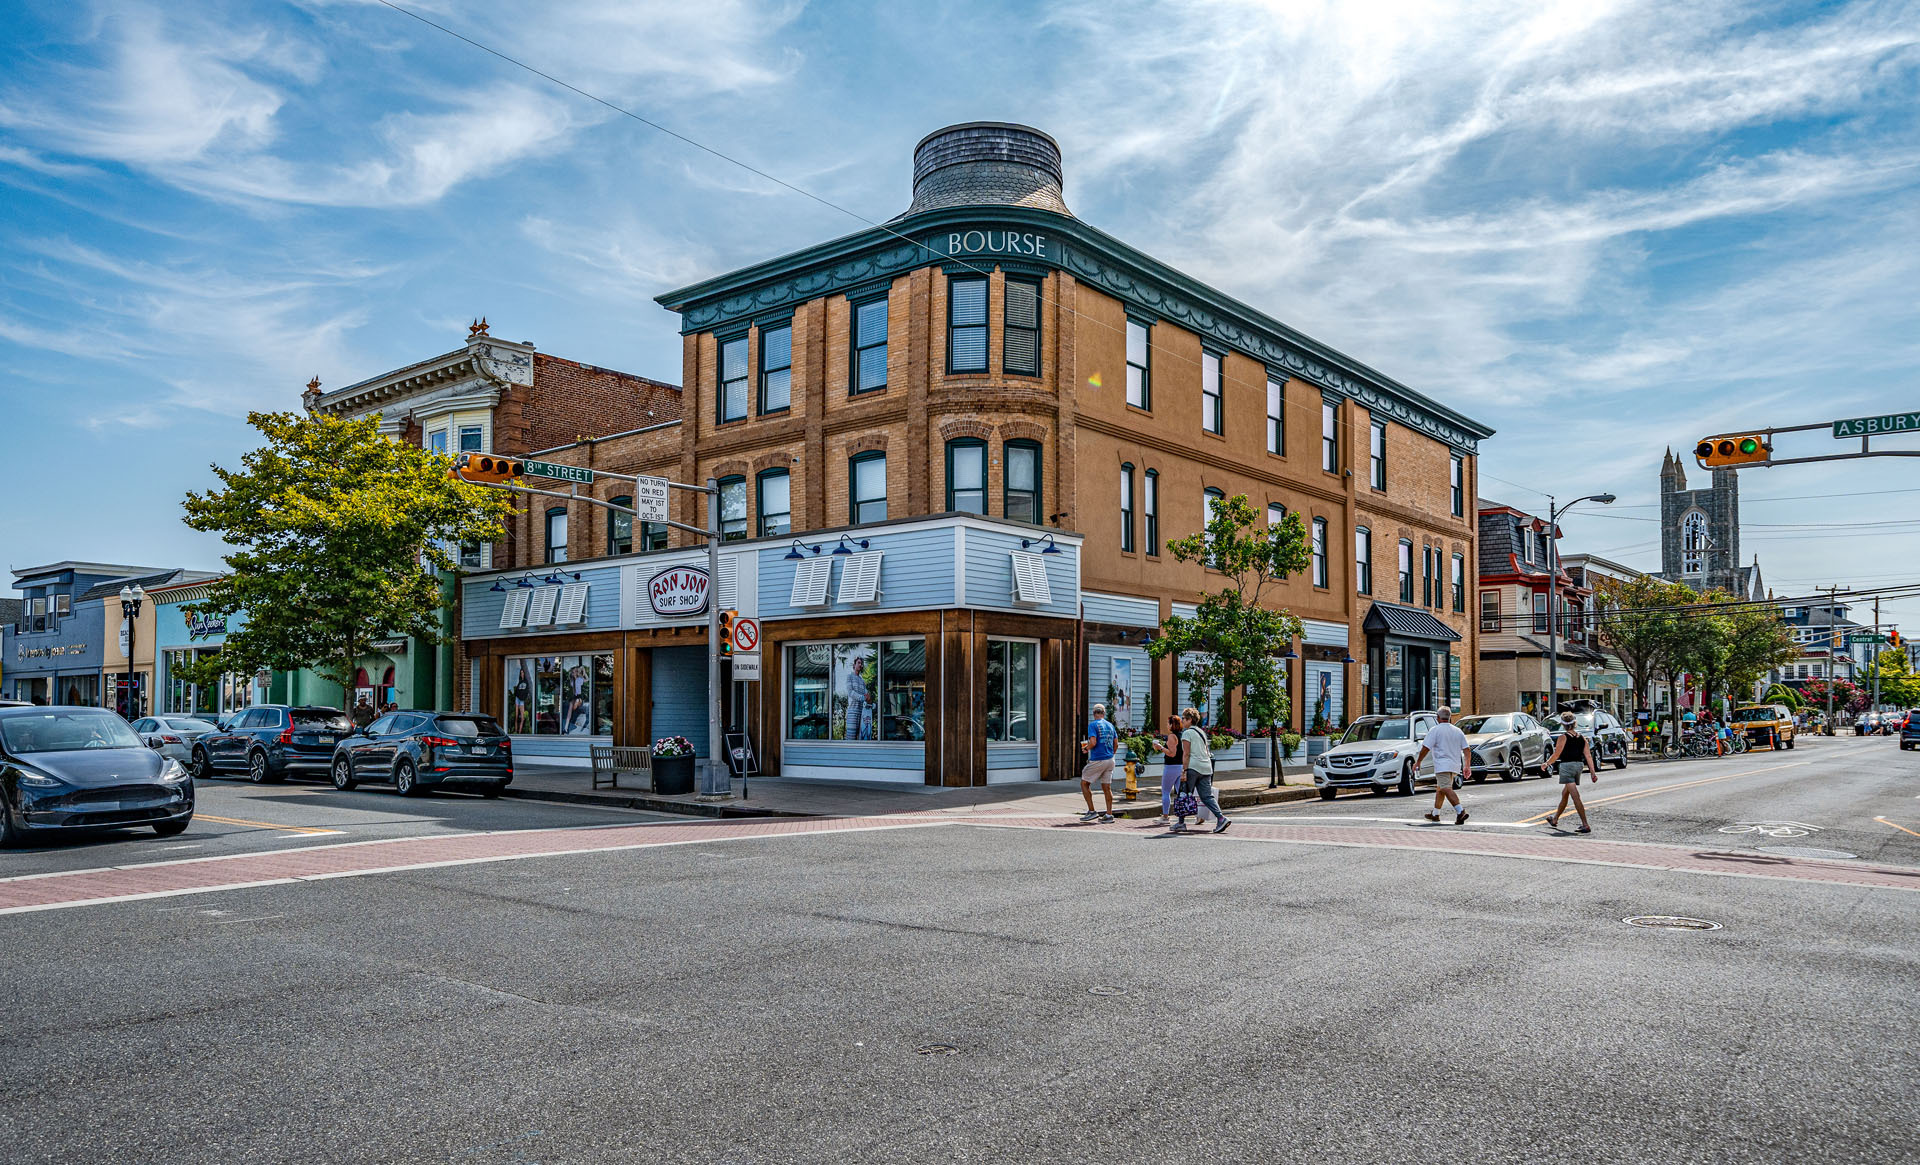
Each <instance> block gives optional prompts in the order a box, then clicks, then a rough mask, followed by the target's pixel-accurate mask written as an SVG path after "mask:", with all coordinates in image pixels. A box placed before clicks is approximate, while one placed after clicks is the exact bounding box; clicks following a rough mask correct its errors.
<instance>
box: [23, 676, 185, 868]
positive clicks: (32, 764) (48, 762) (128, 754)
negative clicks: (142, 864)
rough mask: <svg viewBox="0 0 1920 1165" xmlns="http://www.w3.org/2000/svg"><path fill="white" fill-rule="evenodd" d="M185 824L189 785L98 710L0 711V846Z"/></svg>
mask: <svg viewBox="0 0 1920 1165" xmlns="http://www.w3.org/2000/svg"><path fill="white" fill-rule="evenodd" d="M192 820H193V778H192V777H190V776H188V775H187V770H186V769H185V768H182V767H181V765H180V762H179V761H176V760H174V759H173V758H172V757H166V756H161V755H160V754H159V753H157V752H155V751H153V750H152V749H150V748H148V747H146V746H145V745H143V744H141V743H140V738H139V737H138V736H136V735H134V732H133V729H132V728H130V727H128V726H127V722H126V721H125V720H122V719H120V717H118V716H116V715H114V714H113V713H112V712H109V711H107V710H106V709H105V708H72V707H64V706H58V707H33V706H28V707H24V708H4V709H0V845H9V846H12V845H20V844H24V843H25V842H26V841H27V840H29V839H30V838H31V837H32V836H33V835H34V834H36V833H42V832H46V833H53V832H59V831H64V830H76V829H112V828H117V827H124V826H135V825H150V826H152V827H153V830H154V832H156V833H158V834H160V835H161V836H162V837H171V836H172V835H174V834H176V833H179V832H180V831H181V830H183V829H185V828H186V827H187V824H188V823H189V822H191V821H192Z"/></svg>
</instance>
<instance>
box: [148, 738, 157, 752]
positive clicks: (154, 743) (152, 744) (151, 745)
mask: <svg viewBox="0 0 1920 1165" xmlns="http://www.w3.org/2000/svg"><path fill="white" fill-rule="evenodd" d="M147 747H148V748H151V749H154V750H155V751H158V750H159V748H160V742H159V741H157V740H149V741H147Z"/></svg>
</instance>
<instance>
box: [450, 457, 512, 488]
mask: <svg viewBox="0 0 1920 1165" xmlns="http://www.w3.org/2000/svg"><path fill="white" fill-rule="evenodd" d="M521 472H522V467H521V464H520V462H519V461H517V460H515V459H514V458H511V457H495V456H494V455H493V454H491V453H462V454H461V455H460V456H458V457H456V458H454V461H453V475H454V476H455V477H458V478H461V479H463V480H465V481H471V482H480V483H484V484H492V485H500V484H504V483H506V482H509V481H512V480H513V479H514V478H516V477H519V476H520V475H521Z"/></svg>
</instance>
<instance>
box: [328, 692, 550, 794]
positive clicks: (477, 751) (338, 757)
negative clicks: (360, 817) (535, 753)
mask: <svg viewBox="0 0 1920 1165" xmlns="http://www.w3.org/2000/svg"><path fill="white" fill-rule="evenodd" d="M330 772H331V773H332V776H333V787H334V788H336V789H342V790H344V789H351V788H353V787H354V786H355V785H357V784H359V783H360V782H361V781H384V782H391V783H392V785H393V791H394V792H396V793H398V794H400V795H401V796H402V797H411V796H413V795H414V794H415V793H417V792H419V791H420V790H421V789H423V788H425V787H427V786H429V785H472V786H474V791H475V792H477V793H479V794H480V795H482V796H484V797H498V796H499V795H500V790H502V789H504V788H506V787H507V785H508V783H509V782H511V781H512V780H513V742H512V741H511V740H509V739H507V734H506V733H504V732H502V731H500V724H499V722H498V721H496V720H495V719H494V718H493V717H491V716H482V715H477V714H469V713H465V712H389V713H387V714H386V715H385V716H382V717H380V718H379V719H377V720H375V721H374V722H373V723H371V724H369V725H367V726H366V727H365V728H363V729H360V730H358V731H355V732H350V733H348V734H347V735H346V736H344V737H342V738H341V740H340V743H339V744H337V745H336V746H335V747H334V750H333V764H332V768H331V770H330Z"/></svg>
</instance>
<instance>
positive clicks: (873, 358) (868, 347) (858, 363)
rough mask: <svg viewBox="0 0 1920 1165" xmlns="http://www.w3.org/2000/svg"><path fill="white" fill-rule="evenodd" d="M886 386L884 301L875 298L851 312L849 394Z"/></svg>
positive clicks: (885, 317) (858, 305) (885, 304)
mask: <svg viewBox="0 0 1920 1165" xmlns="http://www.w3.org/2000/svg"><path fill="white" fill-rule="evenodd" d="M886 386H887V301H886V300H884V299H875V300H871V301H869V302H867V303H862V304H857V305H855V306H854V309H853V391H855V392H872V391H874V390H875V389H879V388H885V387H886Z"/></svg>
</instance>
